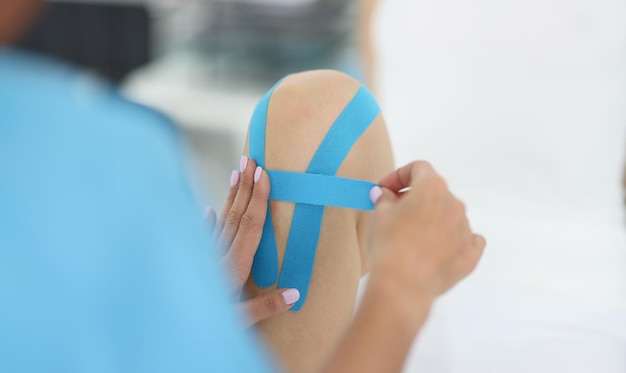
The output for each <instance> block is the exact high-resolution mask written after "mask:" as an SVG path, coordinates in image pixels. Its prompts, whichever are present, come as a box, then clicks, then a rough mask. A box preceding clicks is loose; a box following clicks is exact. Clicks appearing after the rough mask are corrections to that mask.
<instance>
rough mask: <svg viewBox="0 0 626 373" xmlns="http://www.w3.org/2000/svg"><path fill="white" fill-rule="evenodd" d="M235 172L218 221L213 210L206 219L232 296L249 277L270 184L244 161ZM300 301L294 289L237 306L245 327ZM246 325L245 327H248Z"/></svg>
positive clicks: (260, 297) (284, 290) (246, 160)
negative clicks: (229, 277) (244, 313)
mask: <svg viewBox="0 0 626 373" xmlns="http://www.w3.org/2000/svg"><path fill="white" fill-rule="evenodd" d="M240 170H241V172H239V171H233V173H232V175H231V182H230V184H231V187H230V192H229V195H228V199H227V200H226V204H225V206H224V210H223V211H222V214H221V217H220V219H219V221H218V220H217V216H216V214H215V211H213V209H207V211H206V212H205V215H206V218H207V220H208V222H209V224H210V225H212V226H213V236H214V237H215V239H216V241H217V247H218V249H219V250H221V252H222V253H223V265H224V266H226V270H227V273H231V274H232V276H231V280H232V281H231V284H232V285H233V289H232V292H233V293H234V294H235V295H237V296H238V295H239V294H240V293H241V289H242V287H243V285H244V283H245V282H246V280H247V279H248V277H250V271H251V269H252V261H253V259H254V254H255V253H256V250H257V248H258V247H259V242H260V241H261V236H262V234H263V224H264V223H265V216H266V213H267V208H268V198H269V194H270V180H269V177H268V176H267V172H265V171H263V169H262V168H261V167H257V166H256V163H255V162H254V161H253V160H251V159H249V158H248V157H245V156H244V157H242V158H241V164H240ZM299 298H300V293H299V292H298V290H296V289H276V290H272V291H269V292H267V293H264V294H262V295H259V296H258V297H256V298H253V299H250V300H248V301H245V302H243V303H241V304H240V305H239V306H240V307H241V308H242V309H243V310H244V311H245V312H246V313H247V315H248V316H249V318H248V321H249V325H251V324H256V323H257V322H259V321H261V320H265V319H267V318H269V317H272V316H275V315H278V314H280V313H283V312H285V311H287V310H289V308H291V306H293V304H294V303H295V302H297V301H298V299H299ZM249 325H248V326H249Z"/></svg>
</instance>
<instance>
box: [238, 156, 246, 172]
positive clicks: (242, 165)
mask: <svg viewBox="0 0 626 373" xmlns="http://www.w3.org/2000/svg"><path fill="white" fill-rule="evenodd" d="M247 166H248V157H246V156H245V155H242V156H241V160H240V161H239V171H241V172H244V171H245V170H246V167H247Z"/></svg>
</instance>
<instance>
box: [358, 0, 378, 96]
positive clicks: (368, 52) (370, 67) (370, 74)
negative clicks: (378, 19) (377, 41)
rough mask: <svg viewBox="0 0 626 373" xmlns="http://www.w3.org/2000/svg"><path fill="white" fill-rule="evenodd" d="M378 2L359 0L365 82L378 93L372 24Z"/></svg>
mask: <svg viewBox="0 0 626 373" xmlns="http://www.w3.org/2000/svg"><path fill="white" fill-rule="evenodd" d="M377 5H378V0H358V19H357V38H358V40H357V42H358V50H359V55H360V58H361V61H363V66H364V69H365V81H366V82H367V86H368V87H369V89H370V90H371V91H372V92H374V93H376V74H375V71H376V51H375V49H374V43H373V41H372V35H371V33H372V22H373V18H374V11H375V10H376V6H377Z"/></svg>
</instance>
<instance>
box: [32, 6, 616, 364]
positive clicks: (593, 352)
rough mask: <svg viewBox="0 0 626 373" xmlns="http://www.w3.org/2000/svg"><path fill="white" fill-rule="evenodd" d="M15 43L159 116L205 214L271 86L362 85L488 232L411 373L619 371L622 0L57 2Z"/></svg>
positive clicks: (410, 152)
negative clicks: (170, 123) (291, 77)
mask: <svg viewBox="0 0 626 373" xmlns="http://www.w3.org/2000/svg"><path fill="white" fill-rule="evenodd" d="M76 30H80V32H77V31H76ZM22 46H23V47H24V48H27V49H31V50H36V51H40V52H44V53H47V54H50V55H54V56H57V57H59V58H62V59H65V60H68V61H71V62H73V63H75V64H78V65H80V66H82V67H84V68H87V69H88V70H90V71H92V72H94V73H96V74H99V75H101V76H103V77H106V78H108V79H110V80H112V81H113V82H115V83H116V84H119V86H120V89H121V90H122V91H123V92H124V94H125V95H127V96H128V97H130V98H131V99H133V100H136V101H138V102H141V103H144V104H146V105H149V106H152V107H154V108H156V109H158V110H160V111H162V112H164V113H166V114H167V115H168V116H170V117H171V118H172V119H173V120H174V121H175V122H176V123H177V124H178V125H179V126H180V128H181V129H182V130H183V132H184V134H185V136H186V138H187V139H188V141H189V144H190V145H191V146H190V150H191V152H190V159H191V164H192V167H193V168H194V171H195V172H194V174H195V175H197V181H196V182H197V185H198V190H200V191H201V192H202V194H203V198H204V199H205V201H207V202H210V203H212V204H213V205H214V206H220V205H221V203H222V201H223V200H224V198H225V195H226V191H227V187H228V179H229V175H230V171H231V170H232V169H233V168H235V167H236V165H237V162H238V159H239V156H240V154H241V151H242V149H243V144H244V139H245V131H246V129H247V125H248V121H249V119H250V116H251V114H252V109H253V108H254V105H255V104H256V102H257V100H258V99H259V98H260V97H261V96H262V95H263V93H264V92H265V91H266V90H267V89H268V88H269V87H271V86H272V85H273V83H274V82H275V81H276V80H277V79H279V78H280V77H282V76H284V75H286V74H288V73H291V72H296V71H301V70H306V69H314V68H333V69H338V70H341V71H344V72H346V73H348V74H350V75H352V76H354V77H356V78H357V79H359V80H361V81H363V82H364V83H366V84H367V85H368V86H370V87H372V88H373V90H374V92H375V94H376V95H377V96H378V98H379V100H380V102H381V106H382V108H383V113H384V115H385V118H386V121H387V124H388V127H389V131H390V135H391V139H392V143H393V146H394V152H395V156H396V162H397V164H398V165H400V164H403V163H405V162H408V161H410V160H413V159H418V158H419V159H426V160H429V161H431V162H432V163H433V164H434V166H435V167H436V168H437V169H438V170H439V171H440V172H441V173H442V174H443V175H444V176H445V177H446V179H447V181H448V183H449V185H450V186H451V188H452V189H453V191H454V192H456V193H457V194H458V195H459V196H460V197H461V198H462V199H463V200H464V201H465V202H466V204H467V206H468V209H469V215H470V218H471V222H472V224H473V227H474V229H475V230H477V231H479V232H481V233H484V234H485V236H486V237H487V240H488V248H487V252H486V254H485V256H484V259H483V261H482V263H481V264H480V265H479V268H478V269H477V271H476V272H475V273H474V274H473V275H472V276H471V277H470V278H469V279H468V280H467V281H465V282H463V283H462V284H461V285H459V286H458V287H456V288H455V289H454V290H453V291H451V292H450V293H449V294H447V295H446V296H445V297H444V298H443V299H441V300H440V301H439V303H438V304H437V305H436V307H435V309H434V310H433V312H432V314H431V317H430V320H429V322H428V324H427V327H426V330H425V331H424V333H423V335H422V337H421V338H420V341H419V343H416V345H415V348H414V351H413V353H412V354H411V358H410V360H409V362H408V364H407V367H406V371H407V372H416V371H426V372H555V371H558V372H561V371H566V372H626V233H625V232H626V224H625V221H624V210H625V209H624V194H623V180H624V179H623V170H624V161H625V150H626V2H625V1H623V0H530V1H514V0H473V1H467V0H378V1H377V0H204V1H202V0H187V1H185V0H178V1H176V0H152V1H148V0H146V1H139V0H127V1H123V0H117V1H113V0H109V1H105V0H101V1H100V0H98V1H87V0H82V1H79V0H73V1H50V2H49V6H48V9H47V11H46V12H45V14H44V16H43V17H42V18H41V19H40V20H39V23H38V25H37V26H36V27H35V28H34V30H33V31H32V32H31V33H30V35H29V36H28V37H27V38H26V39H25V40H24V41H23V43H22ZM365 281H366V280H364V282H365Z"/></svg>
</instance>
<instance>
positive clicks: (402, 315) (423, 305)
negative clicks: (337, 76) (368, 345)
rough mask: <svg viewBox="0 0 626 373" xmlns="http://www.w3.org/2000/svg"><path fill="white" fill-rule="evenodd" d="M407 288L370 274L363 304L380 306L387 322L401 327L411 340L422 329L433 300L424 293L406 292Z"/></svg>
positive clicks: (386, 277) (378, 275) (376, 274)
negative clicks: (383, 309)
mask: <svg viewBox="0 0 626 373" xmlns="http://www.w3.org/2000/svg"><path fill="white" fill-rule="evenodd" d="M407 289H408V286H401V285H398V284H397V283H396V281H393V280H391V279H389V277H388V276H381V275H380V274H379V273H374V272H373V273H372V274H371V275H370V278H369V282H368V287H367V290H366V293H365V294H364V299H363V303H366V302H367V301H368V300H370V301H371V302H372V303H374V304H378V305H381V307H384V308H385V312H387V313H388V314H389V315H388V317H389V320H390V321H391V322H395V323H397V324H399V325H401V326H402V329H403V330H404V331H406V332H408V333H409V334H410V335H411V338H412V339H413V338H414V337H415V334H417V332H418V331H419V329H420V328H421V327H422V325H423V324H424V322H426V319H427V318H428V315H429V313H430V308H431V306H432V304H433V301H434V298H433V297H431V296H429V295H428V294H427V293H426V292H416V291H408V290H407Z"/></svg>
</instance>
